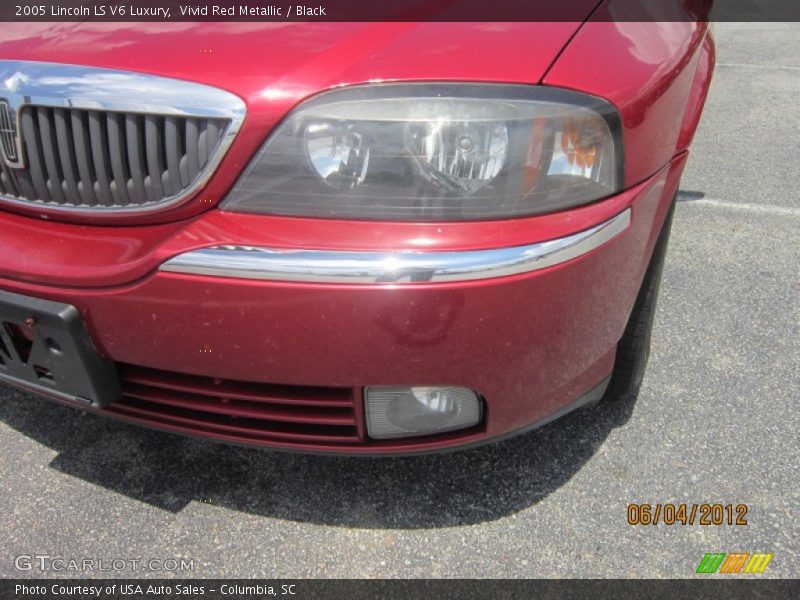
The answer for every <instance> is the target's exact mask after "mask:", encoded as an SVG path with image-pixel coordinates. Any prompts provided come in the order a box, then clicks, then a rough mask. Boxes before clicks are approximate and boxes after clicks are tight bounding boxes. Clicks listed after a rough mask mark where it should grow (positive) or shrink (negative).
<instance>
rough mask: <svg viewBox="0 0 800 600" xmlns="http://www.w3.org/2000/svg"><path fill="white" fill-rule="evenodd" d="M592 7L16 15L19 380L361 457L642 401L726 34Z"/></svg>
mask: <svg viewBox="0 0 800 600" xmlns="http://www.w3.org/2000/svg"><path fill="white" fill-rule="evenodd" d="M584 4H586V5H587V10H586V16H587V18H588V16H589V14H591V15H592V17H591V19H589V20H588V21H587V22H584V23H581V22H550V23H434V22H423V23H407V22H403V23H393V22H383V23H324V22H321V23H203V24H189V23H150V24H141V23H140V24H134V23H92V22H83V23H61V24H52V23H50V24H48V23H29V24H20V23H17V24H6V25H4V27H3V30H2V33H0V152H1V154H0V321H2V327H0V379H2V380H3V381H5V382H8V383H10V384H12V385H16V386H19V387H22V388H24V389H27V390H30V391H33V392H36V393H40V394H43V395H46V396H49V397H51V398H53V399H54V400H57V401H60V402H63V403H65V404H68V405H70V406H75V407H79V408H83V409H86V410H89V411H92V412H96V413H98V414H102V415H108V416H112V417H115V418H119V419H124V420H126V421H130V422H133V423H138V424H141V425H146V426H151V427H155V428H159V429H163V430H167V431H172V432H178V433H186V434H192V435H198V436H203V437H208V438H214V439H217V440H223V441H229V442H236V443H245V444H255V445H263V446H269V447H274V448H284V449H295V450H303V451H312V452H338V453H349V454H397V453H414V452H429V451H434V450H439V449H446V448H452V447H464V446H470V445H475V444H478V443H483V442H486V441H491V440H497V439H500V438H504V437H506V436H510V435H513V434H516V433H519V432H522V431H525V430H528V429H530V428H532V427H535V426H537V425H541V424H542V423H544V422H547V421H550V420H552V419H554V418H556V417H558V416H560V415H563V414H565V413H566V412H568V411H570V410H573V409H575V408H577V407H579V406H581V405H584V404H589V403H593V402H596V401H597V400H599V399H600V398H601V397H603V396H604V395H606V396H619V395H623V394H629V393H634V392H635V391H636V389H637V387H638V386H639V384H640V383H641V380H642V377H643V372H644V367H645V364H646V361H647V355H648V348H649V338H650V329H651V324H652V320H653V313H654V305H655V301H656V296H657V293H658V287H659V280H660V277H661V269H662V265H663V262H664V254H665V248H666V244H667V238H668V235H669V230H670V222H671V214H672V207H673V203H674V198H675V195H676V191H677V189H678V182H679V179H680V176H681V172H682V170H683V167H684V165H685V163H686V160H687V152H688V147H689V144H690V142H691V140H692V136H693V134H694V132H695V129H696V127H697V123H698V120H699V118H700V113H701V111H702V107H703V103H704V101H705V97H706V93H707V90H708V86H709V82H710V78H711V74H712V70H713V64H714V44H713V40H712V37H711V34H710V31H709V29H708V27H707V24H706V23H703V22H697V21H695V20H693V19H684V20H680V19H679V20H675V21H674V22H614V21H613V20H610V19H604V18H602V17H601V16H600V15H601V14H602V7H601V9H600V10H595V11H594V12H592V9H594V8H595V5H596V4H597V2H596V1H594V0H593V1H592V2H585V3H584ZM606 4H608V2H606Z"/></svg>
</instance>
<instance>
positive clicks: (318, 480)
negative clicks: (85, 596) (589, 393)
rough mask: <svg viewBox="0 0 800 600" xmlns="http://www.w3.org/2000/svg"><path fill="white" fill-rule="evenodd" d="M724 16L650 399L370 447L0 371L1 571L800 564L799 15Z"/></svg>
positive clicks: (675, 572) (664, 303)
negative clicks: (230, 440) (714, 508)
mask: <svg viewBox="0 0 800 600" xmlns="http://www.w3.org/2000/svg"><path fill="white" fill-rule="evenodd" d="M716 34H717V41H718V62H719V64H718V67H717V70H716V73H715V77H714V82H713V86H712V90H711V94H710V97H709V101H708V105H707V108H706V111H705V115H704V117H703V121H702V123H701V126H700V130H699V132H698V135H697V138H696V139H695V142H694V146H693V152H692V155H691V158H690V161H689V165H688V168H687V171H686V174H685V176H684V179H683V181H682V189H683V190H684V192H683V193H682V194H681V196H680V198H679V200H680V201H679V204H678V207H677V210H676V214H675V222H674V226H673V235H672V239H671V242H670V247H669V253H668V257H667V263H666V269H665V275H664V282H663V286H662V291H661V294H662V295H661V298H660V303H659V309H658V314H657V319H656V324H655V331H654V334H653V349H652V355H651V359H650V365H649V368H648V372H647V376H646V379H645V383H644V385H643V387H642V389H641V391H640V393H639V396H638V399H636V401H635V402H632V401H628V402H622V403H616V404H604V405H601V406H600V407H598V408H596V409H594V410H590V409H586V410H582V411H579V412H576V413H573V414H572V415H569V416H567V417H565V418H563V419H561V420H560V421H557V422H555V423H553V424H550V425H548V426H546V427H544V428H542V429H540V430H537V431H535V432H532V433H530V434H527V435H524V436H522V437H518V438H515V439H512V440H509V441H506V442H503V443H500V444H496V445H492V446H488V447H483V448H480V449H474V450H469V451H462V452H457V453H453V454H446V455H437V456H427V457H414V458H394V459H380V460H369V459H367V460H364V459H354V458H331V457H311V456H302V455H292V454H283V453H275V452H270V451H264V450H259V449H251V448H240V447H232V446H227V445H220V444H216V443H211V442H206V441H201V440H195V439H189V438H184V437H179V436H175V435H171V434H166V433H158V432H153V431H149V430H144V429H140V428H137V427H133V426H129V425H125V424H121V423H117V422H114V421H111V420H106V419H102V418H100V417H96V416H92V415H88V414H83V413H80V412H77V411H74V410H72V409H69V408H64V407H61V406H58V405H55V404H53V403H51V402H48V401H46V400H42V399H39V398H37V397H34V396H31V395H28V394H25V393H22V392H19V391H16V390H14V389H12V388H9V387H5V386H1V385H0V448H1V449H2V450H0V548H2V551H0V576H6V577H16V576H42V575H46V576H56V575H61V576H70V575H77V574H76V573H70V572H53V571H49V572H46V573H41V572H40V571H38V570H37V569H36V568H34V569H32V570H30V571H19V570H17V569H16V568H15V557H18V556H20V555H22V556H25V555H34V554H40V555H49V556H61V557H65V558H77V559H82V558H93V559H104V560H106V561H111V560H113V559H119V558H122V559H126V560H128V559H131V558H141V559H149V558H158V559H161V560H165V559H181V558H183V559H184V560H191V561H193V563H192V567H193V568H192V570H190V571H179V570H170V571H164V570H161V571H140V570H137V571H132V570H131V569H128V568H126V569H125V570H122V571H119V572H104V573H95V575H102V576H111V575H119V576H159V577H160V576H181V577H186V576H196V577H690V576H693V575H694V572H695V569H696V567H697V564H698V563H699V561H700V559H701V558H702V557H703V555H704V554H705V553H707V552H735V551H739V552H767V553H773V554H774V556H773V559H772V561H771V562H770V564H769V565H768V568H767V570H766V571H765V572H764V574H763V575H762V576H763V577H794V576H797V571H798V565H800V562H798V551H800V535H799V533H800V530H799V529H798V510H800V485H798V481H800V447H799V444H798V442H799V441H800V436H798V430H799V428H798V425H799V424H800V417H799V416H798V415H799V411H798V397H800V331H798V330H799V329H800V300H799V299H800V283H799V282H800V268H799V267H800V243H799V238H800V236H799V235H798V232H800V192H798V177H799V176H798V169H797V166H798V150H800V147H799V145H798V139H800V111H799V110H798V105H797V98H798V97H800V24H798V23H785V24H782V23H771V24H763V25H761V24H752V23H751V24H735V23H725V24H717V25H716ZM640 502H648V503H651V504H655V503H670V502H672V503H683V502H686V503H705V502H709V503H723V504H728V503H731V504H746V505H747V506H748V507H749V510H748V513H747V516H746V518H747V525H746V526H727V525H726V526H700V525H697V524H695V525H672V526H667V525H664V524H659V525H657V526H652V525H650V526H631V525H629V524H628V523H627V521H626V514H627V507H628V504H629V503H640ZM16 562H17V564H18V566H19V564H20V563H19V561H18V560H17V561H16ZM24 564H25V563H24V560H23V563H22V565H23V566H24ZM170 565H171V563H170Z"/></svg>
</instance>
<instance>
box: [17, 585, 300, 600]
mask: <svg viewBox="0 0 800 600" xmlns="http://www.w3.org/2000/svg"><path fill="white" fill-rule="evenodd" d="M296 587H297V586H296V585H294V584H283V585H280V586H277V585H276V586H268V585H260V584H255V585H240V584H227V583H223V584H222V585H220V586H219V594H221V595H223V596H237V595H258V596H294V595H295V594H296V593H297V592H296ZM14 593H15V594H16V596H17V597H24V596H42V595H46V594H51V595H53V596H82V597H86V596H90V597H91V596H94V597H96V598H99V597H100V596H101V594H102V595H115V594H120V595H122V596H133V595H136V596H157V597H162V596H171V595H175V596H191V597H197V596H203V595H204V594H207V593H211V594H216V593H217V589H216V587H208V586H203V585H191V584H187V585H151V584H148V585H144V584H141V585H140V584H129V583H122V584H116V583H112V584H108V585H69V584H63V583H55V584H52V585H25V584H21V583H18V584H16V585H15V586H14Z"/></svg>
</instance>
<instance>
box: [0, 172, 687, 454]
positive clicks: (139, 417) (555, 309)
mask: <svg viewBox="0 0 800 600" xmlns="http://www.w3.org/2000/svg"><path fill="white" fill-rule="evenodd" d="M684 159H685V157H679V158H677V159H676V160H675V161H673V162H672V163H671V164H670V165H668V166H667V167H665V168H664V169H663V170H662V171H661V172H659V173H658V174H657V175H656V176H654V177H653V178H651V179H650V180H648V181H646V182H644V183H642V184H640V185H638V186H636V187H634V188H632V189H630V190H628V191H626V192H624V193H622V194H620V195H618V196H616V197H614V198H611V199H608V200H605V201H603V202H601V203H598V204H597V205H594V206H593V208H592V215H593V218H594V219H595V222H594V223H591V224H590V225H591V226H590V227H588V228H586V227H581V228H580V229H577V228H576V229H574V230H572V231H569V223H570V218H571V214H570V213H564V214H563V215H560V217H559V218H560V219H561V221H562V226H563V227H564V228H566V230H567V233H566V234H565V235H562V236H559V237H558V238H557V239H555V240H553V239H549V240H547V241H545V242H544V243H542V242H536V241H534V242H531V243H528V244H523V245H515V246H514V247H511V248H504V249H503V250H501V251H491V250H486V249H484V250H471V251H467V252H457V251H451V252H432V253H425V252H412V253H400V254H396V253H392V254H388V255H387V253H385V252H380V253H374V252H367V251H364V252H362V251H353V252H354V253H353V254H348V255H346V258H347V259H348V260H349V261H350V262H347V260H346V261H344V263H343V262H342V261H341V259H342V252H341V251H338V250H334V249H328V251H322V252H312V253H311V255H312V256H309V252H308V251H307V250H295V251H282V252H264V251H263V250H253V249H242V248H240V247H231V246H230V239H213V238H212V236H210V235H207V236H206V238H205V239H202V240H201V243H198V242H197V241H195V244H196V245H197V246H196V247H195V248H190V249H187V250H185V251H175V250H174V249H173V250H171V255H170V256H169V257H166V258H167V259H168V260H166V261H161V264H162V268H159V269H157V270H155V271H152V272H150V273H148V274H146V275H145V276H143V277H141V278H140V279H138V280H137V281H136V282H135V283H132V284H130V283H129V284H124V285H115V286H106V287H93V288H67V287H53V286H47V285H42V284H41V283H33V282H23V281H20V280H19V279H12V278H7V279H0V289H5V290H8V291H14V292H17V293H22V294H27V295H31V296H36V297H40V298H47V299H51V300H56V301H60V302H66V303H69V304H72V305H74V306H76V307H78V309H79V310H80V311H81V313H82V314H83V317H84V319H85V321H86V323H87V326H88V329H89V331H90V333H91V335H92V337H93V340H94V343H95V345H96V347H97V348H98V350H99V351H100V352H101V354H102V355H104V356H105V357H108V358H111V359H113V360H114V361H116V362H117V363H118V365H119V370H120V373H121V378H122V381H123V391H124V393H125V396H124V397H123V398H122V399H121V400H119V401H117V402H115V403H114V404H112V405H111V406H110V407H109V408H107V409H103V410H101V411H99V412H100V413H102V414H108V415H109V416H115V417H118V418H122V419H126V420H129V421H133V422H136V423H140V424H144V425H149V426H154V427H159V428H162V429H166V430H170V431H176V432H181V433H190V434H195V435H202V436H206V437H211V438H216V439H220V440H225V441H231V442H240V443H249V444H258V445H265V446H271V447H277V448H286V449H295V450H306V451H318V452H345V453H353V454H355V453H363V454H382V453H408V452H423V451H432V450H437V449H443V448H448V447H453V446H461V445H470V444H475V443H480V442H483V441H486V440H490V439H495V438H499V437H504V436H507V435H509V434H511V433H513V432H516V431H521V430H524V429H526V428H529V427H530V426H531V425H532V424H536V423H540V422H543V421H545V420H548V419H549V418H551V417H552V416H553V415H557V414H561V413H562V412H563V411H564V410H566V409H567V408H570V407H574V406H576V399H584V400H585V399H589V400H591V399H594V395H596V394H597V390H601V391H602V388H603V384H604V383H605V382H606V381H607V379H608V377H609V375H610V373H611V371H612V368H613V362H614V353H615V348H616V343H617V341H618V340H619V338H620V337H621V335H622V332H623V330H624V327H625V324H626V321H627V318H628V315H629V313H630V310H631V308H632V306H633V302H634V299H635V297H636V293H637V291H638V288H639V285H640V283H641V279H642V276H643V274H644V270H645V268H646V265H647V262H648V260H649V257H650V254H651V252H652V248H653V245H654V243H655V239H656V238H657V236H658V232H659V231H660V227H661V223H662V222H663V218H664V215H665V214H666V211H667V209H668V207H669V204H670V202H671V201H672V198H673V196H674V193H675V191H676V188H677V182H678V178H679V175H680V172H681V170H682V167H683V164H684ZM576 222H581V221H580V220H579V219H577V218H576ZM587 232H588V233H587ZM235 233H236V232H231V234H230V235H231V236H233V235H234V234H235ZM241 242H242V245H246V240H244V239H242V240H241ZM174 246H175V244H174V243H173V245H172V246H170V247H171V248H174ZM211 246H217V248H216V249H215V250H213V251H210V250H208V248H209V247H211ZM226 246H228V247H227V248H226ZM387 256H388V257H389V258H387ZM334 259H335V260H334ZM353 259H355V261H354V260H353ZM453 265H456V266H455V267H453ZM0 268H1V266H0ZM176 271H181V272H176ZM373 385H375V386H379V385H456V386H462V387H466V388H470V389H473V390H475V391H477V392H478V393H479V394H481V396H482V397H483V398H484V400H485V403H486V405H485V408H486V412H485V417H484V421H483V423H482V424H481V425H480V426H479V427H477V428H474V429H471V430H466V431H463V432H454V433H449V434H443V435H440V436H429V437H425V438H406V439H401V440H385V441H376V440H370V439H369V438H368V436H367V435H366V429H365V424H364V409H363V403H362V399H361V391H362V389H363V388H364V387H366V386H373ZM593 394H594V395H593ZM580 401H581V400H578V401H577V402H578V403H580ZM259 411H261V412H259ZM259 424H260V425H259Z"/></svg>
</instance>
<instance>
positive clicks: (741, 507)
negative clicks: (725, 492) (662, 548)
mask: <svg viewBox="0 0 800 600" xmlns="http://www.w3.org/2000/svg"><path fill="white" fill-rule="evenodd" d="M747 512H748V507H747V505H746V504H719V503H717V504H711V503H707V504H688V503H681V504H674V503H666V504H649V503H641V504H628V525H660V524H664V525H703V526H709V525H747Z"/></svg>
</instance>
